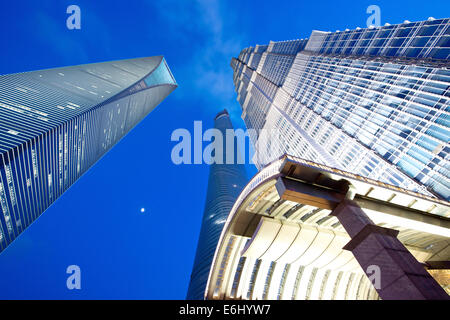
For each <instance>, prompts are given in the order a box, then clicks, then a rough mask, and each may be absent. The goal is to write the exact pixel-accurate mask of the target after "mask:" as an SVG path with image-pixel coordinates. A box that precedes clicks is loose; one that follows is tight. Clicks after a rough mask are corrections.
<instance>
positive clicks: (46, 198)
mask: <svg viewBox="0 0 450 320" xmlns="http://www.w3.org/2000/svg"><path fill="white" fill-rule="evenodd" d="M176 87H177V84H176V82H175V79H174V77H173V76H172V74H171V72H170V70H169V68H168V66H167V64H166V62H165V60H164V58H163V57H162V56H157V57H149V58H140V59H131V60H122V61H112V62H104V63H94V64H88V65H80V66H72V67H64V68H56V69H48V70H40V71H33V72H25V73H18V74H9V75H3V76H0V251H2V250H3V249H5V248H6V247H7V246H8V245H9V244H10V243H11V242H12V241H13V240H14V239H15V238H16V237H17V236H18V235H19V234H20V233H21V232H22V231H23V230H24V229H25V228H26V227H28V226H29V225H30V224H31V223H32V222H33V221H34V220H35V219H36V218H37V217H38V216H39V215H40V214H41V213H42V212H43V211H44V210H45V209H47V208H48V207H49V206H50V205H51V204H52V203H53V202H54V201H55V200H56V199H57V198H58V197H59V196H60V195H61V194H63V193H64V191H66V190H67V189H68V188H69V187H70V185H72V184H73V183H74V182H75V181H76V180H77V179H78V178H79V177H80V176H81V175H82V174H83V173H84V172H86V171H87V170H88V169H89V167H91V166H92V165H93V164H94V163H95V162H96V161H97V160H98V159H100V158H101V157H102V156H103V155H104V154H105V153H106V152H107V151H108V150H109V149H111V148H112V147H113V146H114V144H115V143H117V142H118V141H119V140H120V139H121V138H122V137H123V136H125V135H126V134H127V132H128V131H129V130H131V129H132V128H133V127H134V126H135V125H136V124H137V123H138V122H139V121H141V120H142V119H143V118H144V117H145V116H146V115H147V114H148V113H149V112H150V111H151V110H153V108H155V107H156V106H157V105H158V104H159V103H160V102H161V101H162V100H164V99H165V98H166V97H167V96H168V95H169V94H170V93H171V92H172V91H173V90H174V89H175V88H176Z"/></svg>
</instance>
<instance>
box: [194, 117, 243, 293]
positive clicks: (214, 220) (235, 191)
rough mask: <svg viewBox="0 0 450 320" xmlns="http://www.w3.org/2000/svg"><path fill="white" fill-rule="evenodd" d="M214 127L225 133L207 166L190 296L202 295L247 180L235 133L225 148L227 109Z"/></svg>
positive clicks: (230, 126) (229, 128)
mask: <svg viewBox="0 0 450 320" xmlns="http://www.w3.org/2000/svg"><path fill="white" fill-rule="evenodd" d="M214 127H215V129H218V130H219V131H220V132H221V135H222V137H224V139H222V146H223V148H222V150H223V152H221V153H222V154H221V155H219V154H215V157H216V159H217V158H218V157H219V158H221V160H222V161H221V160H218V161H217V162H214V163H212V164H211V166H210V171H209V181H208V191H207V195H206V202H205V211H204V213H203V221H202V226H201V230H200V236H199V240H198V245H197V252H196V255H195V260H194V266H193V268H192V273H191V280H190V283H189V288H188V293H187V297H186V298H187V299H189V300H202V299H204V296H205V288H206V283H207V281H208V275H209V271H210V268H211V263H212V261H213V257H214V252H215V250H216V247H217V243H218V241H219V237H220V234H221V232H222V229H223V225H224V223H225V221H226V220H227V217H228V214H229V213H230V210H231V208H232V206H233V204H234V201H235V200H236V198H237V197H238V195H239V193H240V192H241V190H242V189H243V188H244V186H245V184H246V182H247V178H246V172H245V165H244V164H239V161H238V159H239V151H238V145H237V139H236V137H235V136H234V133H232V134H233V139H234V143H233V145H232V148H233V150H231V149H230V148H231V147H230V146H228V148H227V145H226V144H227V143H229V140H228V142H227V139H225V137H226V135H227V130H228V134H230V132H233V131H232V130H233V125H232V124H231V121H230V116H229V115H228V112H227V111H226V110H224V111H222V112H220V113H219V114H217V116H216V117H215V119H214ZM222 150H220V151H222ZM216 151H219V150H216ZM227 151H232V152H233V161H229V160H230V158H231V157H230V155H228V157H227ZM227 159H228V160H227Z"/></svg>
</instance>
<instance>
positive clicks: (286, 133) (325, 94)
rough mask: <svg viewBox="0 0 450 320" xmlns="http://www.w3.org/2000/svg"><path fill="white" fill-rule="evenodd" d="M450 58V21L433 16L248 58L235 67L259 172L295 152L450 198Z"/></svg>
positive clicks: (251, 52) (255, 52) (248, 53)
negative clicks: (274, 132) (272, 133)
mask: <svg viewBox="0 0 450 320" xmlns="http://www.w3.org/2000/svg"><path fill="white" fill-rule="evenodd" d="M449 57H450V20H449V19H439V20H435V19H432V18H430V19H428V20H427V21H421V22H414V23H411V22H405V23H403V24H398V25H385V26H383V27H376V28H375V27H371V28H367V29H360V28H357V29H356V30H345V31H336V32H322V31H313V32H312V33H311V36H310V37H309V39H302V40H293V41H282V42H270V44H269V45H257V46H255V47H249V48H246V49H244V50H242V52H241V53H240V54H239V57H238V58H233V59H232V61H231V66H232V68H233V70H234V83H235V86H236V91H237V93H238V101H239V103H240V104H241V106H242V110H243V113H242V117H243V119H244V121H245V123H246V125H247V127H248V128H252V129H255V132H256V133H254V134H252V135H251V136H250V138H251V139H252V142H253V144H254V146H255V149H256V154H255V157H254V159H253V160H254V162H255V164H256V165H257V166H258V168H262V167H263V166H264V165H265V164H267V163H269V162H271V161H273V160H275V159H277V158H278V157H279V156H281V155H283V154H291V155H295V156H298V157H300V158H303V159H307V160H312V161H315V162H318V163H322V164H325V165H327V166H330V167H333V168H337V169H342V170H345V171H348V172H353V173H357V174H359V175H362V176H364V177H368V178H372V179H375V180H379V181H384V182H386V183H389V184H393V185H396V186H400V187H403V188H406V189H409V190H413V191H418V192H421V193H423V194H426V195H437V196H440V197H443V198H445V199H449V198H450V183H449V181H450V180H449V177H450V165H449V162H448V157H449V150H450V148H449V146H448V142H449V138H450V130H449V126H450V121H449V107H450V70H449ZM262 129H267V130H266V131H268V130H270V129H272V130H273V129H275V130H276V131H277V135H276V137H275V136H273V135H271V136H267V135H263V134H260V132H263V131H264V130H262Z"/></svg>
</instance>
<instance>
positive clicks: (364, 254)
mask: <svg viewBox="0 0 450 320" xmlns="http://www.w3.org/2000/svg"><path fill="white" fill-rule="evenodd" d="M331 215H333V216H336V217H337V218H338V220H339V222H340V223H341V224H342V225H343V227H344V228H345V230H346V231H347V233H348V234H349V235H350V237H351V240H350V242H349V243H348V244H347V245H346V246H345V247H344V249H346V250H349V251H351V252H352V253H353V255H354V256H355V258H356V260H357V261H358V263H359V264H360V265H361V267H362V268H363V270H364V272H365V273H366V275H367V276H368V277H369V279H371V280H372V283H373V284H374V286H375V289H376V290H377V292H378V294H379V295H380V297H381V298H382V299H384V300H390V299H391V300H392V299H396V300H449V296H448V295H447V293H446V292H445V291H444V289H442V287H441V286H440V285H439V284H438V283H437V282H436V281H435V280H434V279H433V277H432V276H431V275H430V274H429V273H428V272H427V271H426V270H425V268H424V267H423V266H422V264H421V263H419V262H418V261H417V260H416V259H415V258H414V256H413V255H412V254H411V253H410V252H409V251H408V249H406V248H405V246H404V245H403V244H402V243H401V242H400V240H398V239H397V234H398V231H396V230H392V229H388V228H383V227H379V226H377V225H375V224H374V223H373V222H372V221H371V220H370V219H369V217H368V216H367V215H366V214H365V212H364V211H363V210H362V209H361V207H359V205H358V204H357V203H356V202H355V201H352V200H348V199H345V200H343V201H342V202H341V203H340V204H339V205H338V206H337V207H336V208H335V209H334V210H333V211H332V212H331ZM377 270H379V271H380V275H379V276H380V278H379V279H380V281H379V286H377V282H376V281H374V279H373V278H374V277H375V276H376V273H377Z"/></svg>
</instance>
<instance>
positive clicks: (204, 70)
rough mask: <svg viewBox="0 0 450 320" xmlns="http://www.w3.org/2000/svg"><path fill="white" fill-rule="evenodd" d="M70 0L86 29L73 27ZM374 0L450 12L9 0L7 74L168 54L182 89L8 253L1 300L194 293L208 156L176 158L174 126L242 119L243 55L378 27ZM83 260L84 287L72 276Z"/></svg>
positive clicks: (401, 16)
mask: <svg viewBox="0 0 450 320" xmlns="http://www.w3.org/2000/svg"><path fill="white" fill-rule="evenodd" d="M71 4H76V5H78V6H79V7H80V8H81V30H68V29H67V28H66V18H67V17H68V14H66V8H67V6H69V5H71ZM372 4H375V5H378V6H379V7H380V9H381V23H382V24H384V23H386V22H389V23H391V24H394V23H401V22H403V21H404V20H410V21H418V20H424V19H427V18H428V17H430V16H433V17H435V18H444V17H448V16H449V14H450V3H449V2H448V1H444V0H442V1H436V0H428V1H423V0H421V1H416V0H408V1H372V0H371V1H347V0H344V1H303V0H295V1H284V0H277V1H262V0H261V1H245V0H226V1H219V0H198V1H195V0H158V1H156V0H148V1H80V0H71V1H55V0H53V1H45V0H43V1H2V2H1V4H0V42H1V43H2V46H1V49H0V52H1V53H0V57H1V59H0V74H5V73H13V72H22V71H31V70H37V69H43V68H52V67H59V66H66V65H76V64H84V63H92V62H100V61H108V60H115V59H128V58H135V57H142V56H153V55H164V56H165V58H166V60H167V62H168V64H169V66H170V68H171V70H172V72H173V74H174V76H175V78H176V80H177V82H178V84H179V88H178V89H176V90H175V92H174V93H172V94H171V95H170V96H169V97H168V98H167V99H166V100H165V101H163V103H162V104H161V105H160V106H158V107H157V108H156V109H155V110H154V111H153V112H152V113H151V114H150V115H149V116H148V117H147V118H146V119H145V120H143V121H142V122H141V123H140V124H139V125H138V126H137V127H136V128H135V129H134V130H133V131H132V132H130V133H129V134H128V135H127V136H126V137H125V138H124V139H123V140H122V141H121V142H120V143H118V144H117V145H116V146H115V147H114V148H113V149H112V150H111V151H110V152H109V153H108V154H107V155H106V156H105V157H104V158H103V159H101V161H100V162H98V163H97V164H96V165H95V166H94V167H93V168H91V169H90V170H89V171H88V172H87V173H86V174H85V175H84V176H83V177H82V178H80V179H79V181H78V182H77V183H75V184H74V185H73V186H72V187H71V188H70V189H69V190H68V191H67V192H66V193H65V194H64V195H63V196H62V197H61V198H60V199H58V200H57V201H56V202H55V203H54V204H53V206H52V207H50V208H49V209H48V210H47V211H46V212H45V213H44V214H43V215H42V216H41V217H40V218H39V219H38V220H37V221H36V222H35V223H34V224H33V225H32V226H31V227H29V228H28V229H27V230H26V231H25V232H24V233H23V234H22V235H21V236H20V237H19V238H18V239H17V240H16V241H15V242H13V243H12V244H11V245H10V246H9V248H7V249H6V250H5V251H4V252H3V253H2V254H0V299H28V298H29V299H79V298H83V299H184V297H185V295H186V290H187V286H188V282H189V276H190V272H191V268H192V263H193V259H194V254H195V249H196V242H197V238H198V233H199V230H200V222H201V217H202V211H203V206H204V198H205V195H206V187H207V177H208V166H207V165H181V166H176V165H174V164H173V163H172V162H171V159H170V152H171V149H172V147H173V146H174V144H175V143H174V142H171V141H170V135H171V133H172V131H173V130H175V129H177V128H186V129H188V130H190V131H192V129H193V122H194V120H202V121H203V126H204V128H206V127H208V126H212V124H213V120H212V119H213V117H214V115H215V114H216V113H217V112H218V111H220V110H222V109H223V108H227V109H228V110H229V111H230V113H231V116H232V121H233V122H234V124H235V127H243V122H242V120H241V119H240V107H239V105H238V103H237V102H236V95H235V93H234V87H233V82H232V70H231V68H230V66H229V63H230V59H231V57H232V56H237V55H238V54H239V52H240V50H241V49H243V48H245V47H248V46H253V45H255V44H267V43H268V42H269V41H270V40H274V41H279V40H289V39H298V38H307V37H309V35H310V33H311V30H313V29H316V30H322V31H335V30H344V29H346V28H349V29H354V28H356V27H365V26H366V20H367V18H368V16H369V15H368V14H367V13H366V8H367V7H368V6H369V5H372ZM249 169H251V170H250V175H252V174H254V172H255V171H254V169H252V168H249ZM141 207H144V208H146V211H145V212H144V213H141V212H140V208H141ZM72 264H76V265H79V266H80V268H81V273H82V280H81V285H82V288H81V290H68V289H67V288H66V279H67V276H68V275H67V274H66V273H65V271H66V268H67V266H68V265H72Z"/></svg>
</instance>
